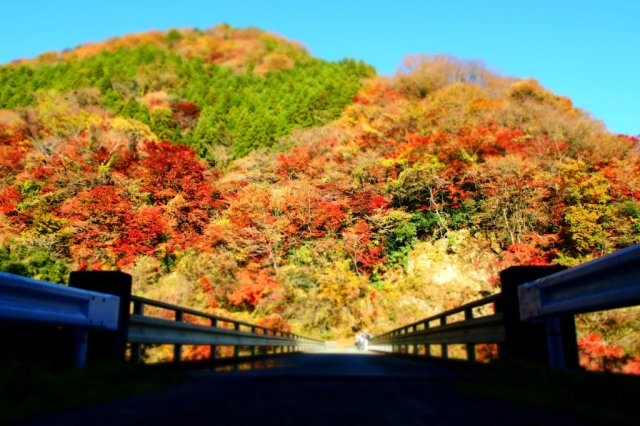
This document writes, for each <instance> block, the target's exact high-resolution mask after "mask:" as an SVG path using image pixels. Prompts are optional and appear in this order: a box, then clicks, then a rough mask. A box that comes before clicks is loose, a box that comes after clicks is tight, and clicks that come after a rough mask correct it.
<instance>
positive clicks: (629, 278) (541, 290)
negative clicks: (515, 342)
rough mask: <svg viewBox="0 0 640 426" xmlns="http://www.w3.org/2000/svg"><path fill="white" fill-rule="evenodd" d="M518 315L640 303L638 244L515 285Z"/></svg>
mask: <svg viewBox="0 0 640 426" xmlns="http://www.w3.org/2000/svg"><path fill="white" fill-rule="evenodd" d="M518 297H519V301H520V319H521V320H523V321H527V320H535V319H543V318H546V317H550V316H556V315H559V314H579V313H586V312H595V311H602V310H607V309H616V308H625V307H629V306H635V305H639V304H640V244H636V245H634V246H631V247H627V248H625V249H622V250H619V251H617V252H615V253H611V254H608V255H606V256H603V257H601V258H598V259H595V260H592V261H590V262H587V263H583V264H582V265H579V266H576V267H574V268H571V269H567V270H565V271H562V272H558V273H556V274H553V275H549V276H547V277H544V278H540V279H537V280H535V281H532V282H529V283H526V284H523V285H521V286H520V287H518Z"/></svg>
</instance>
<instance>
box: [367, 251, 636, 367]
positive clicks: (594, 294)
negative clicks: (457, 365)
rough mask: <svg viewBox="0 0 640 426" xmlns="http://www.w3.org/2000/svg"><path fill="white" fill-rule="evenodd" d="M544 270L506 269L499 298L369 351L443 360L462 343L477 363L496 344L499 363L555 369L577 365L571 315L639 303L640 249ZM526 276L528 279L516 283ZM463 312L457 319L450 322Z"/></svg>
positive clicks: (421, 324) (410, 329)
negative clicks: (507, 360) (528, 362)
mask: <svg viewBox="0 0 640 426" xmlns="http://www.w3.org/2000/svg"><path fill="white" fill-rule="evenodd" d="M518 268H522V269H518ZM535 268H540V269H538V270H536V269H535ZM544 268H545V267H514V268H509V269H507V270H505V271H503V272H502V273H501V279H503V280H506V281H503V282H502V285H503V292H502V293H500V294H497V295H494V296H491V297H488V298H485V299H481V300H478V301H476V302H472V303H469V304H466V305H464V306H461V307H459V308H456V309H452V310H450V311H447V312H444V313H441V314H439V315H435V316H433V317H430V318H426V319H424V320H421V321H418V322H415V323H413V324H409V325H406V326H403V327H400V328H397V329H395V330H393V331H390V332H388V333H385V334H382V335H380V336H376V337H374V338H373V339H372V341H371V344H370V345H371V347H372V348H373V349H374V350H379V351H385V352H399V353H405V354H411V355H426V356H431V351H430V346H431V345H440V346H441V356H440V357H442V358H448V353H447V345H450V344H464V345H466V353H467V360H470V361H475V360H476V358H475V347H476V345H477V344H478V343H495V344H497V345H498V348H499V350H498V354H499V356H500V357H502V356H503V353H504V354H506V355H507V357H530V358H531V359H533V360H537V361H540V360H541V359H544V362H547V363H548V365H549V366H551V367H552V368H559V369H563V368H573V367H577V366H578V361H577V358H578V356H577V344H576V336H575V322H574V318H573V315H575V314H579V313H586V312H596V311H602V310H606V309H616V308H624V307H629V306H636V305H640V244H637V245H634V246H631V247H628V248H626V249H623V250H619V251H617V252H615V253H612V254H609V255H607V256H604V257H602V258H599V259H596V260H593V261H591V262H587V263H585V264H582V265H579V266H577V267H574V268H571V269H566V270H563V271H560V272H556V271H552V270H551V269H548V270H546V271H545V270H544ZM546 268H549V267H546ZM506 272H510V273H509V274H505V273H506ZM552 272H555V273H552ZM527 274H528V275H530V276H529V278H528V279H526V280H524V279H523V280H521V281H518V280H520V279H521V278H523V277H525V276H527ZM548 274H550V275H548ZM531 275H534V276H531ZM545 275H546V276H545ZM541 276H542V278H539V277H541ZM508 277H510V278H508ZM514 278H515V280H516V281H514ZM536 278H537V279H536ZM505 285H506V287H505ZM505 289H506V290H508V293H505V291H506V290H505ZM490 303H493V304H494V307H495V313H494V314H492V315H489V316H483V317H480V318H478V317H475V316H474V314H473V309H474V308H477V307H480V306H484V305H487V304H490ZM461 312H464V318H463V319H462V320H458V321H457V322H453V323H451V322H449V318H451V317H453V316H454V315H456V314H460V313H461ZM433 322H435V323H437V324H436V326H435V327H433V326H430V324H431V323H433ZM421 348H424V349H423V350H422V351H421V350H419V349H421ZM541 351H542V356H540V352H541ZM534 352H537V353H534Z"/></svg>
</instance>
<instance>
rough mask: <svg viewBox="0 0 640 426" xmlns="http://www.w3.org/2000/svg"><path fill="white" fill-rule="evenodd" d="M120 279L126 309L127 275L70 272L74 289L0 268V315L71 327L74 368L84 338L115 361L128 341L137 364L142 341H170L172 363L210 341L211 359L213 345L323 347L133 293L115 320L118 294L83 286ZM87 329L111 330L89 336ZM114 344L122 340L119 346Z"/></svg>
mask: <svg viewBox="0 0 640 426" xmlns="http://www.w3.org/2000/svg"><path fill="white" fill-rule="evenodd" d="M72 278H74V277H73V273H72ZM123 278H126V279H125V280H124V281H127V280H128V282H129V285H128V288H129V290H127V292H126V293H121V296H122V297H123V298H124V299H123V300H124V301H125V305H124V308H122V309H125V310H126V309H127V308H126V306H127V305H126V303H127V302H126V300H128V299H129V294H130V282H131V281H130V280H131V278H130V276H128V275H127V274H123V273H117V272H113V271H109V272H91V273H87V272H83V273H82V274H80V275H76V277H75V278H74V280H75V281H76V282H75V283H74V284H75V285H82V286H85V287H84V288H75V287H67V286H63V285H59V284H53V283H47V282H43V281H38V280H34V279H31V278H26V277H22V276H19V275H13V274H8V273H5V272H0V319H2V320H7V321H12V322H28V323H40V324H53V325H62V326H70V327H73V328H75V330H76V332H75V343H74V363H75V365H76V366H78V367H83V366H84V365H85V364H86V360H87V349H88V340H89V339H91V342H89V343H90V346H91V347H92V348H93V349H96V348H99V349H98V350H97V351H96V352H98V353H99V354H102V356H107V357H109V356H113V355H114V354H115V356H116V357H119V358H121V359H124V351H125V343H126V342H129V343H130V344H131V349H132V351H131V359H132V360H133V361H134V362H137V363H140V362H141V359H142V345H144V344H171V345H174V361H175V362H179V361H181V360H182V345H210V347H211V358H212V359H214V358H215V357H216V347H217V346H232V347H233V348H234V351H233V354H234V357H238V356H239V355H240V352H241V348H245V347H246V348H249V350H250V354H251V355H257V349H258V348H262V351H261V354H262V355H272V354H276V353H284V352H297V351H312V350H318V349H322V348H324V342H323V341H321V340H316V339H311V338H308V337H303V336H300V335H296V334H292V333H287V332H283V331H281V330H276V329H273V328H267V327H261V326H258V325H255V324H250V323H247V322H242V321H236V320H233V319H229V318H223V317H219V316H215V315H210V314H206V313H204V312H199V311H196V310H193V309H188V308H184V307H181V306H176V305H170V304H167V303H163V302H159V301H155V300H151V299H145V298H142V297H136V296H131V297H130V299H131V305H132V309H131V310H130V312H129V315H124V316H123V317H122V318H121V319H120V321H119V320H118V319H119V314H120V310H121V308H120V302H121V300H120V297H118V296H114V295H112V294H106V293H103V292H97V291H92V290H87V289H86V288H92V289H96V288H98V287H99V288H100V289H101V291H109V290H105V289H110V288H111V285H107V286H105V285H104V284H105V282H106V283H107V284H113V285H114V290H115V289H116V288H117V289H118V291H122V288H123V286H118V285H115V284H117V283H116V281H117V280H121V281H122V280H123ZM113 280H115V281H113ZM120 284H122V282H121V283H120ZM124 288H127V286H124ZM145 307H148V308H154V309H155V310H158V309H160V310H162V311H164V313H165V314H167V313H168V315H165V316H164V317H153V316H150V315H145ZM151 310H153V309H148V311H151ZM147 313H148V312H147ZM167 316H169V317H171V319H167ZM203 323H204V324H203ZM90 330H98V331H100V330H105V331H109V332H111V331H113V333H109V334H108V335H105V334H101V335H100V334H96V335H93V334H92V335H91V336H89V331H90ZM117 336H121V337H117ZM118 342H122V346H120V344H119V343H118ZM94 346H96V347H94ZM118 348H119V349H118ZM114 349H115V350H114ZM101 351H106V352H104V353H103V352H101ZM93 352H94V351H93V350H92V353H93Z"/></svg>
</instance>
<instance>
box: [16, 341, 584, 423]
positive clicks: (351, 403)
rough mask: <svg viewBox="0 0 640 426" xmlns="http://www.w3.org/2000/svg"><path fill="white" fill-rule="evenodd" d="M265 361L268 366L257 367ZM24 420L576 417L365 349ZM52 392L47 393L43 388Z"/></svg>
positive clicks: (466, 373) (201, 376) (287, 360)
mask: <svg viewBox="0 0 640 426" xmlns="http://www.w3.org/2000/svg"><path fill="white" fill-rule="evenodd" d="M266 367H268V368H266ZM191 377H192V379H191V380H190V381H189V382H188V383H185V384H182V385H179V386H178V387H176V388H174V389H171V390H169V391H165V392H162V393H158V394H153V395H144V396H138V397H135V398H130V399H127V400H122V401H115V402H110V403H106V404H100V405H96V406H90V407H84V408H79V409H75V410H73V411H69V412H63V413H59V414H56V415H53V416H47V417H44V418H39V419H33V420H30V421H28V422H24V423H21V424H25V425H89V426H101V425H108V426H125V425H136V426H143V425H153V426H157V425H282V426H284V425H319V426H320V425H321V426H326V425H328V426H337V425H350V426H359V425H365V426H366V425H398V426H409V425H491V426H496V425H518V426H526V425H545V426H546V425H562V426H570V425H584V424H588V422H587V421H586V420H585V419H578V418H575V417H572V416H569V415H566V414H558V413H553V412H542V411H538V410H535V409H532V408H528V407H524V406H518V405H515V404H509V403H505V402H501V401H497V400H492V399H487V398H483V397H479V396H477V395H473V394H470V393H466V392H465V391H463V390H461V388H460V387H458V386H457V384H459V383H460V382H462V381H468V380H473V372H472V371H471V370H465V369H459V368H455V367H449V366H446V367H445V366H442V365H439V364H431V363H426V362H423V361H416V360H411V359H406V358H397V357H388V356H382V355H372V354H348V353H342V354H339V353H334V354H325V353H322V354H304V355H288V356H283V357H281V358H278V359H277V360H273V361H263V362H261V363H257V364H256V365H254V366H253V367H251V365H244V366H243V365H240V366H239V367H237V368H235V369H234V368H227V371H224V370H221V371H199V372H195V373H193V374H192V376H191ZM52 397H55V396H54V395H52Z"/></svg>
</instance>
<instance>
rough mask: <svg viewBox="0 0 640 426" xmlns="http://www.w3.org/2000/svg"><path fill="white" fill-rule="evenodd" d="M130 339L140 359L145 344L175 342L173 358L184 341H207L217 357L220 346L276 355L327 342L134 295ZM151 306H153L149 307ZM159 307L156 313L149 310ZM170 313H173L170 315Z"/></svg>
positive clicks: (235, 355) (234, 353)
mask: <svg viewBox="0 0 640 426" xmlns="http://www.w3.org/2000/svg"><path fill="white" fill-rule="evenodd" d="M131 301H132V311H131V316H130V319H129V330H128V338H127V340H128V341H129V342H130V343H131V359H132V360H133V362H135V363H141V362H142V359H143V356H142V355H143V346H144V345H145V344H154V345H158V344H170V345H173V347H174V350H173V361H174V362H180V361H182V359H183V357H182V349H183V345H208V346H209V359H210V360H211V361H214V360H215V359H216V357H217V356H218V352H219V351H218V348H219V347H220V346H227V347H232V348H233V351H232V355H231V356H232V357H233V358H240V357H241V356H242V349H243V348H246V349H247V351H246V352H248V354H246V355H245V356H257V355H274V354H277V353H291V352H300V351H314V350H320V349H323V348H324V342H323V341H321V340H317V339H312V338H309V337H304V336H300V335H297V334H293V333H289V332H285V331H282V330H278V329H274V328H268V327H262V326H259V325H255V324H250V323H247V322H243V321H237V320H233V319H229V318H224V317H220V316H216V315H211V314H207V313H204V312H199V311H196V310H193V309H188V308H184V307H181V306H176V305H171V304H168V303H163V302H158V301H155V300H151V299H145V298H142V297H137V296H133V297H132V298H131ZM149 308H151V309H149ZM152 310H154V311H156V312H155V315H153V314H150V312H149V311H152ZM167 317H170V319H168V318H167Z"/></svg>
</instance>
